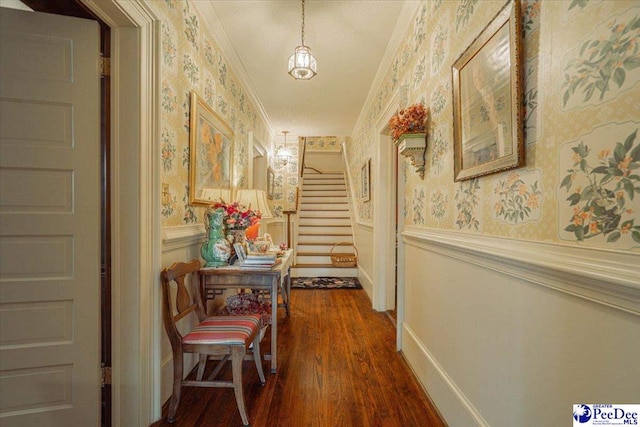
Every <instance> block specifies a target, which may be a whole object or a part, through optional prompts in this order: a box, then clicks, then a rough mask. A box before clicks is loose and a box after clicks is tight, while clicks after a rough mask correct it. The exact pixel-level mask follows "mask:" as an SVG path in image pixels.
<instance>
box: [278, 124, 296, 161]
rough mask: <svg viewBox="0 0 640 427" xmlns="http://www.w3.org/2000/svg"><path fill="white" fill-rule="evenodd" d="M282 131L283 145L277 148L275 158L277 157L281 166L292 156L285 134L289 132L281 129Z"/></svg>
mask: <svg viewBox="0 0 640 427" xmlns="http://www.w3.org/2000/svg"><path fill="white" fill-rule="evenodd" d="M282 133H283V134H284V146H283V147H282V148H280V149H279V150H278V154H277V155H276V158H277V159H278V163H280V164H281V165H282V166H287V164H288V163H289V161H290V160H291V158H292V157H293V156H292V155H291V152H290V151H289V149H288V148H287V134H288V133H289V131H288V130H283V131H282Z"/></svg>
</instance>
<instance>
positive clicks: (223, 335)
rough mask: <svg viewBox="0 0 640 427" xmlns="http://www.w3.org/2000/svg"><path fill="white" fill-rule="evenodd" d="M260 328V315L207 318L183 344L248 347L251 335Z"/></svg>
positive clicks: (183, 339)
mask: <svg viewBox="0 0 640 427" xmlns="http://www.w3.org/2000/svg"><path fill="white" fill-rule="evenodd" d="M259 327H260V315H259V314H249V315H246V316H214V317H207V318H206V319H205V320H203V321H202V322H200V324H199V325H198V326H196V327H195V329H194V330H193V331H191V332H190V333H189V334H188V335H186V336H184V337H183V338H182V343H183V344H224V345H248V344H249V343H250V341H251V335H253V334H254V333H255V332H256V331H258V330H259Z"/></svg>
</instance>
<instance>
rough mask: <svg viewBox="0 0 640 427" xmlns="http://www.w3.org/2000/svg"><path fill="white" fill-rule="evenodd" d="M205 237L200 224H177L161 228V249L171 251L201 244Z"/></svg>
mask: <svg viewBox="0 0 640 427" xmlns="http://www.w3.org/2000/svg"><path fill="white" fill-rule="evenodd" d="M205 237H206V232H205V229H204V226H203V225H202V224H189V225H178V226H174V227H165V228H163V229H162V251H163V252H166V251H172V250H175V249H180V248H186V247H189V246H193V245H199V244H201V243H202V242H203V241H204V240H205Z"/></svg>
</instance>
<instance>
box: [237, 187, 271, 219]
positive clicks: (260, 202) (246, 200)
mask: <svg viewBox="0 0 640 427" xmlns="http://www.w3.org/2000/svg"><path fill="white" fill-rule="evenodd" d="M235 201H236V202H238V203H239V204H240V205H244V206H246V207H247V208H250V209H253V210H257V211H260V213H261V214H262V219H267V218H273V214H272V213H271V210H270V209H269V204H268V203H267V195H266V194H265V192H264V191H262V190H257V189H255V188H252V189H249V190H245V189H241V190H237V191H236V197H235Z"/></svg>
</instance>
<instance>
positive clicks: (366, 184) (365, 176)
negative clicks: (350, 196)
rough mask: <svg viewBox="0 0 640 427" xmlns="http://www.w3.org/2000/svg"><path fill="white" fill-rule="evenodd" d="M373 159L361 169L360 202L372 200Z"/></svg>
mask: <svg viewBox="0 0 640 427" xmlns="http://www.w3.org/2000/svg"><path fill="white" fill-rule="evenodd" d="M370 172H371V159H368V160H367V161H366V162H364V165H362V168H360V200H362V201H363V202H368V201H369V200H370V199H371V178H370V176H369V174H370Z"/></svg>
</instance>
